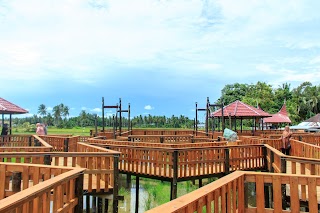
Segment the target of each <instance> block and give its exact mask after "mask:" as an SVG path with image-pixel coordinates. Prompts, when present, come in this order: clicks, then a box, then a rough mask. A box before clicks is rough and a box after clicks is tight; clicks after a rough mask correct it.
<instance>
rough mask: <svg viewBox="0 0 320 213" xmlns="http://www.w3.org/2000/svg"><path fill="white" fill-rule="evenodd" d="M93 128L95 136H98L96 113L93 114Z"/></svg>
mask: <svg viewBox="0 0 320 213" xmlns="http://www.w3.org/2000/svg"><path fill="white" fill-rule="evenodd" d="M94 129H95V132H96V133H95V135H94V136H95V137H97V136H98V116H97V114H95V116H94Z"/></svg>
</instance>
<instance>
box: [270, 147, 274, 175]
mask: <svg viewBox="0 0 320 213" xmlns="http://www.w3.org/2000/svg"><path fill="white" fill-rule="evenodd" d="M273 163H274V152H272V151H271V152H270V172H272V173H273V172H274V168H273V165H272V164H273Z"/></svg>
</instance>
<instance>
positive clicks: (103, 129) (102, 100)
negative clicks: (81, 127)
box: [102, 97, 104, 132]
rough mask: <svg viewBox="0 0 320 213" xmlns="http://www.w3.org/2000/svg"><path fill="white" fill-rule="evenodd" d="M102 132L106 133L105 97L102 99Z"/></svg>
mask: <svg viewBox="0 0 320 213" xmlns="http://www.w3.org/2000/svg"><path fill="white" fill-rule="evenodd" d="M102 132H104V97H102Z"/></svg>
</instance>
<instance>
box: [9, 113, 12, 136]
mask: <svg viewBox="0 0 320 213" xmlns="http://www.w3.org/2000/svg"><path fill="white" fill-rule="evenodd" d="M9 122H10V123H9V128H10V129H9V130H10V131H9V132H10V135H12V114H10V115H9Z"/></svg>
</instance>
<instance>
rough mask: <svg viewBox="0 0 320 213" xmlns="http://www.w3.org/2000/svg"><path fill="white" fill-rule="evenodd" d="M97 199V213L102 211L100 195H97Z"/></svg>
mask: <svg viewBox="0 0 320 213" xmlns="http://www.w3.org/2000/svg"><path fill="white" fill-rule="evenodd" d="M97 199H98V213H102V205H103V203H102V198H101V197H97Z"/></svg>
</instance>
